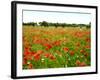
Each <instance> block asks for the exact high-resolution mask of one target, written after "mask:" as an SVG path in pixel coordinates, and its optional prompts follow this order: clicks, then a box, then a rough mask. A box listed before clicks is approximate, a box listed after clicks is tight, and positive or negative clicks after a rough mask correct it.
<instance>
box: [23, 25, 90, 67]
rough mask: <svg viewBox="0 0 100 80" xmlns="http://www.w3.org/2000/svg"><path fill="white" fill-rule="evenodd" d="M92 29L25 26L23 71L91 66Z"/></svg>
mask: <svg viewBox="0 0 100 80" xmlns="http://www.w3.org/2000/svg"><path fill="white" fill-rule="evenodd" d="M90 29H91V28H85V27H84V28H80V27H61V26H59V27H53V26H52V27H43V26H34V27H33V26H27V25H24V26H23V64H22V65H23V69H44V68H65V67H85V66H90V65H91V56H90V55H91V31H90Z"/></svg>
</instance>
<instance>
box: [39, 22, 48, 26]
mask: <svg viewBox="0 0 100 80" xmlns="http://www.w3.org/2000/svg"><path fill="white" fill-rule="evenodd" d="M39 24H40V26H45V27H46V26H48V22H46V21H43V22H39Z"/></svg>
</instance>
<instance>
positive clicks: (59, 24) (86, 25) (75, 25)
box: [23, 21, 91, 28]
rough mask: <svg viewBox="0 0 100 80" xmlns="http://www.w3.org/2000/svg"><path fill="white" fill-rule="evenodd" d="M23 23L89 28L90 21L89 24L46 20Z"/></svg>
mask: <svg viewBox="0 0 100 80" xmlns="http://www.w3.org/2000/svg"><path fill="white" fill-rule="evenodd" d="M23 25H28V26H44V27H49V26H51V27H52V26H55V27H59V26H61V27H80V28H82V27H86V28H90V27H91V23H89V24H69V23H51V22H47V21H42V22H38V23H36V22H28V23H23Z"/></svg>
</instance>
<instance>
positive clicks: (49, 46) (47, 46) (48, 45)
mask: <svg viewBox="0 0 100 80" xmlns="http://www.w3.org/2000/svg"><path fill="white" fill-rule="evenodd" d="M44 46H45V47H46V50H49V49H50V48H52V45H50V44H48V43H46V44H44Z"/></svg>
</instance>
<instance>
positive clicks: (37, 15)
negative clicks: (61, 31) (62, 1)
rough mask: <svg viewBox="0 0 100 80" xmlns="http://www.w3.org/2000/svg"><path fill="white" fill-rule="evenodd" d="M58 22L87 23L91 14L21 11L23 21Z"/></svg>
mask: <svg viewBox="0 0 100 80" xmlns="http://www.w3.org/2000/svg"><path fill="white" fill-rule="evenodd" d="M42 21H47V22H59V23H78V24H88V23H89V22H91V14H89V13H75V12H64V13H63V12H62V13H60V12H44V11H23V22H24V23H26V22H42Z"/></svg>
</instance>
